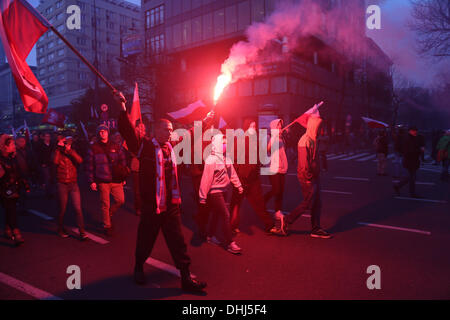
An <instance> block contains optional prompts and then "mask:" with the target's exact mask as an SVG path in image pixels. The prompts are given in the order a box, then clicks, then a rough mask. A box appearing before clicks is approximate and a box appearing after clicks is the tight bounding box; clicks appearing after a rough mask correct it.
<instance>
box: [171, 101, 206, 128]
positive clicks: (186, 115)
mask: <svg viewBox="0 0 450 320" xmlns="http://www.w3.org/2000/svg"><path fill="white" fill-rule="evenodd" d="M210 111H211V108H208V107H207V106H206V105H205V104H204V103H203V101H202V100H198V101H196V102H194V103H191V104H190V105H188V106H187V107H185V108H182V109H179V110H177V111H173V112H168V113H167V114H168V115H169V117H170V118H172V120H174V121H176V122H179V123H182V124H190V123H192V122H194V121H198V120H202V119H203V118H204V117H206V115H207V114H208V112H210Z"/></svg>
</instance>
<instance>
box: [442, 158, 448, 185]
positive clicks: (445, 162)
mask: <svg viewBox="0 0 450 320" xmlns="http://www.w3.org/2000/svg"><path fill="white" fill-rule="evenodd" d="M449 164H450V159H445V160H442V173H441V180H443V181H448V177H449V174H448V167H449Z"/></svg>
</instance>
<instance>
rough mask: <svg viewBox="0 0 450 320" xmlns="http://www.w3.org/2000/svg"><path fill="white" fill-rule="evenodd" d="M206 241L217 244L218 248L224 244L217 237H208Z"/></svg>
mask: <svg viewBox="0 0 450 320" xmlns="http://www.w3.org/2000/svg"><path fill="white" fill-rule="evenodd" d="M206 241H208V243H210V244H215V245H216V246H220V245H221V244H222V243H221V242H220V241H219V239H217V238H216V237H215V236H212V237H206Z"/></svg>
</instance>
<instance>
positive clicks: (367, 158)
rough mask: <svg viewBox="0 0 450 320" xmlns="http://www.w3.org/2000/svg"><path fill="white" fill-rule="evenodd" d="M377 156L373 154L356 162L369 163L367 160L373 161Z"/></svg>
mask: <svg viewBox="0 0 450 320" xmlns="http://www.w3.org/2000/svg"><path fill="white" fill-rule="evenodd" d="M376 156H377V155H376V154H372V155H370V156H367V157H364V158H361V159H358V160H356V161H367V160H372V159H375V158H376Z"/></svg>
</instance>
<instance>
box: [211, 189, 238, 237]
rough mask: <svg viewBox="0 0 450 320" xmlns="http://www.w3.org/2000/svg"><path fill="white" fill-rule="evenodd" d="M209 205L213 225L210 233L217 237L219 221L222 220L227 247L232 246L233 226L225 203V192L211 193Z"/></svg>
mask: <svg viewBox="0 0 450 320" xmlns="http://www.w3.org/2000/svg"><path fill="white" fill-rule="evenodd" d="M207 204H208V208H209V210H211V211H212V214H213V215H212V217H211V224H210V229H209V233H210V234H211V235H213V236H214V235H216V231H217V226H218V224H219V219H221V220H222V228H223V234H224V243H225V245H228V244H230V243H231V242H232V241H233V239H232V237H233V236H232V233H231V224H230V211H228V207H227V204H226V203H225V197H224V193H223V192H218V193H211V194H209V195H208V199H207Z"/></svg>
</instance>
